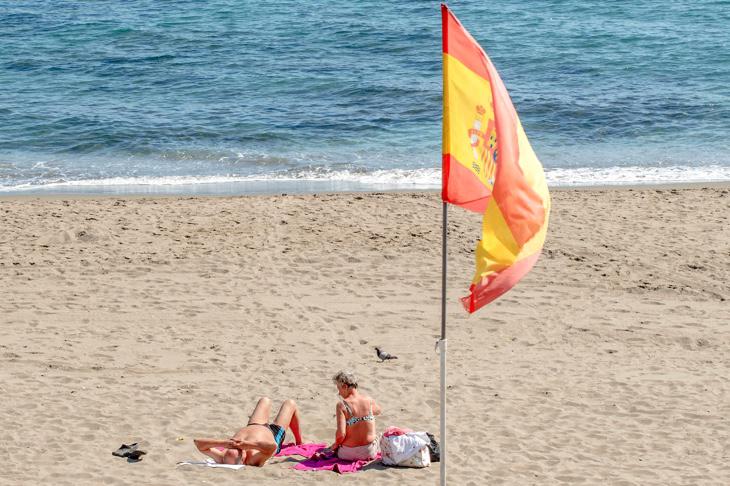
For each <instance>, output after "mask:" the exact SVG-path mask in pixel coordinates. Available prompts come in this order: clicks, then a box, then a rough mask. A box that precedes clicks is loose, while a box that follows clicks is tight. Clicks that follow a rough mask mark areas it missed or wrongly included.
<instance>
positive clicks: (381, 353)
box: [375, 347, 398, 363]
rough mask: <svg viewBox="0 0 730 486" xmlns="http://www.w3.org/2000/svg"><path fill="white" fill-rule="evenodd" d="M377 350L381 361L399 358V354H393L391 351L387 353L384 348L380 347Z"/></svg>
mask: <svg viewBox="0 0 730 486" xmlns="http://www.w3.org/2000/svg"><path fill="white" fill-rule="evenodd" d="M375 352H376V353H378V358H380V362H381V363H382V362H383V361H386V360H389V359H398V356H393V355H392V354H390V353H386V352H385V351H383V350H382V349H380V348H378V347H376V348H375Z"/></svg>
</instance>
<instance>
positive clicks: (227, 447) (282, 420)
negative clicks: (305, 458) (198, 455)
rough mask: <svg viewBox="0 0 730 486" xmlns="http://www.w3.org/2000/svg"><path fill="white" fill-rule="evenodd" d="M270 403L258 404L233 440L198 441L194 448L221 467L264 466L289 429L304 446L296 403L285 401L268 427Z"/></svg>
mask: <svg viewBox="0 0 730 486" xmlns="http://www.w3.org/2000/svg"><path fill="white" fill-rule="evenodd" d="M270 414H271V400H269V399H268V398H266V397H264V398H262V399H260V400H259V402H258V404H256V408H255V409H254V411H253V413H252V414H251V417H249V419H248V425H246V426H245V427H243V428H242V429H240V430H239V431H238V432H236V435H234V436H233V437H231V438H230V439H195V446H196V447H197V448H198V450H199V451H200V452H202V453H203V454H205V455H207V456H210V457H212V458H213V459H214V460H215V462H217V463H219V464H247V465H249V466H263V465H264V463H265V462H266V461H267V460H268V459H269V458H270V457H271V456H273V455H274V454H277V453H278V452H279V451H280V450H281V443H282V442H283V441H284V435H285V434H286V429H287V427H288V428H289V429H291V431H292V434H294V441H295V442H296V443H297V444H301V443H302V435H301V432H300V430H299V409H298V408H297V405H296V403H294V400H284V403H282V404H281V408H280V409H279V413H278V414H277V415H276V418H275V419H274V422H273V423H269V415H270Z"/></svg>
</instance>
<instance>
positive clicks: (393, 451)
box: [380, 432, 431, 467]
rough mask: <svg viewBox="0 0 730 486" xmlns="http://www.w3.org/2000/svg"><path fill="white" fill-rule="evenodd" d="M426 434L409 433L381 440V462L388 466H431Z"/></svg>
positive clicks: (428, 442) (429, 441)
mask: <svg viewBox="0 0 730 486" xmlns="http://www.w3.org/2000/svg"><path fill="white" fill-rule="evenodd" d="M430 443H431V440H430V439H429V438H428V435H426V433H425V432H408V433H407V434H403V435H391V436H388V437H385V436H383V437H381V438H380V452H381V453H382V458H381V461H382V462H383V464H385V465H387V466H404V467H426V466H428V465H429V464H431V456H430V455H429V451H428V444H430Z"/></svg>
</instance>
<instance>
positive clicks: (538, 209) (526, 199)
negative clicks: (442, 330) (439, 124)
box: [441, 4, 550, 312]
mask: <svg viewBox="0 0 730 486" xmlns="http://www.w3.org/2000/svg"><path fill="white" fill-rule="evenodd" d="M441 17H442V26H443V58H444V59H443V61H444V133H443V160H442V163H443V181H442V183H443V187H442V199H443V200H444V201H445V202H448V203H451V204H455V205H457V206H462V207H464V208H466V209H469V210H472V211H477V212H480V213H483V214H484V220H483V223H482V238H481V241H479V243H478V244H477V248H476V273H475V275H474V279H473V280H472V284H471V288H470V295H468V296H466V297H464V298H463V299H461V300H462V303H463V304H464V307H465V308H466V310H468V311H469V312H474V311H476V310H477V309H479V308H481V307H482V306H484V305H486V304H488V303H489V302H491V301H493V300H494V299H496V298H497V297H499V296H500V295H502V294H503V293H505V292H507V291H508V290H509V289H511V288H512V287H513V286H514V285H515V284H516V283H517V282H518V281H519V280H520V279H521V278H522V277H523V276H525V275H526V274H527V272H529V271H530V269H532V267H533V266H534V265H535V262H536V261H537V258H538V257H539V255H540V251H541V250H542V246H543V243H544V242H545V234H546V232H547V227H548V218H549V216H550V193H549V192H548V188H547V183H546V182H545V174H544V172H543V169H542V165H541V164H540V161H539V160H538V159H537V156H536V155H535V152H534V151H533V150H532V147H531V146H530V142H529V141H528V140H527V136H526V135H525V131H524V130H523V129H522V124H521V123H520V119H519V118H518V117H517V112H516V111H515V108H514V106H513V105H512V100H510V97H509V94H508V93H507V89H506V88H505V87H504V84H503V83H502V80H501V79H500V78H499V74H497V70H496V69H495V68H494V65H493V64H492V61H490V60H489V57H488V56H487V54H486V53H485V52H484V50H483V49H482V48H481V47H480V46H479V44H478V43H477V42H476V41H475V40H474V38H473V37H472V36H471V35H470V34H469V32H467V31H466V29H465V28H464V27H463V26H462V25H461V23H460V22H459V20H458V19H457V18H456V16H455V15H454V14H453V13H452V12H451V11H450V10H449V9H448V7H446V5H443V4H442V5H441Z"/></svg>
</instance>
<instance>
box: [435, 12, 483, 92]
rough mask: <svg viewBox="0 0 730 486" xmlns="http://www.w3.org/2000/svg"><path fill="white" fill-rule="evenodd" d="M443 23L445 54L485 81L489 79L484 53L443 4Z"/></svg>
mask: <svg viewBox="0 0 730 486" xmlns="http://www.w3.org/2000/svg"><path fill="white" fill-rule="evenodd" d="M441 22H442V28H443V43H442V49H443V51H444V53H446V54H450V55H451V56H454V57H455V58H456V59H458V60H459V61H461V63H462V64H463V65H464V66H466V67H468V68H469V69H471V70H472V71H474V72H475V73H476V74H478V75H479V76H481V77H483V78H484V79H489V73H488V71H487V65H486V63H485V60H484V58H485V57H486V55H485V54H484V51H483V50H482V48H481V47H479V44H478V43H477V41H475V40H474V38H473V37H472V36H471V34H469V32H467V31H466V29H465V28H464V26H462V25H461V22H459V19H457V18H456V17H455V16H454V14H453V13H451V10H449V8H448V7H447V6H446V5H444V4H443V3H442V4H441Z"/></svg>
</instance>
